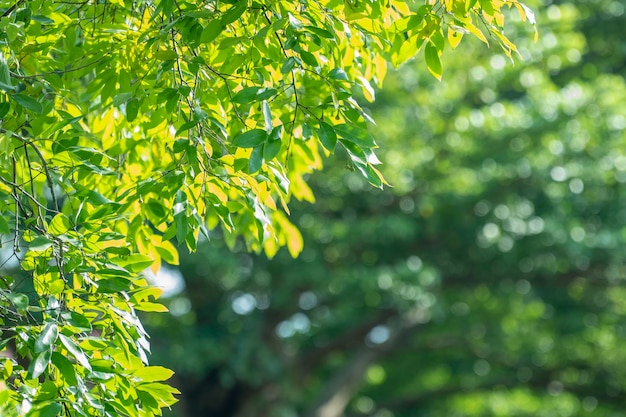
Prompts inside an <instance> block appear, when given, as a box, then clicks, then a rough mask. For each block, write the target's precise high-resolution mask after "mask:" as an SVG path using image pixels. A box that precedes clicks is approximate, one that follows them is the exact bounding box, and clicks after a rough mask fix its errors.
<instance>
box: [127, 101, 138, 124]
mask: <svg viewBox="0 0 626 417" xmlns="http://www.w3.org/2000/svg"><path fill="white" fill-rule="evenodd" d="M137 113H139V100H137V99H136V98H134V99H132V100H130V101H129V102H128V103H126V120H128V121H129V122H132V121H133V120H135V119H136V118H137Z"/></svg>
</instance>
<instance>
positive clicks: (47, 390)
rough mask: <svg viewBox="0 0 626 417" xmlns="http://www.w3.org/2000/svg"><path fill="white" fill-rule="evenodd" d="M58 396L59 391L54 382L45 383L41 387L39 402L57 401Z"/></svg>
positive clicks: (38, 396)
mask: <svg viewBox="0 0 626 417" xmlns="http://www.w3.org/2000/svg"><path fill="white" fill-rule="evenodd" d="M57 395H58V389H57V386H56V384H55V383H54V382H52V381H45V382H44V383H43V384H41V385H40V386H39V392H38V393H37V401H47V400H52V399H55V398H56V397H57Z"/></svg>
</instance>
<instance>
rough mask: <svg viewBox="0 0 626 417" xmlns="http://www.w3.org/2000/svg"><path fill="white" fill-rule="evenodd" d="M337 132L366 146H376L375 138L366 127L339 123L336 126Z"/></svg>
mask: <svg viewBox="0 0 626 417" xmlns="http://www.w3.org/2000/svg"><path fill="white" fill-rule="evenodd" d="M334 129H335V132H336V133H337V135H339V136H340V137H342V138H344V139H346V140H349V141H350V142H353V143H355V144H357V145H359V146H362V147H364V148H371V147H374V146H376V142H374V138H373V137H372V135H370V134H369V132H368V131H367V130H366V129H363V128H360V127H358V126H355V125H352V124H343V123H342V124H338V125H335V126H334Z"/></svg>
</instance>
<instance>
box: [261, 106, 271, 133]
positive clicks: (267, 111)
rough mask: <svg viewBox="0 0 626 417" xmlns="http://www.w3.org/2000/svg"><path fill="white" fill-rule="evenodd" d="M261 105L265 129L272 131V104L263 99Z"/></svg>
mask: <svg viewBox="0 0 626 417" xmlns="http://www.w3.org/2000/svg"><path fill="white" fill-rule="evenodd" d="M261 107H262V108H263V121H264V122H265V131H266V132H267V133H270V132H271V131H272V127H273V124H272V109H271V108H270V105H269V104H268V103H267V100H263V103H261Z"/></svg>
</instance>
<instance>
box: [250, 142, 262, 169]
mask: <svg viewBox="0 0 626 417" xmlns="http://www.w3.org/2000/svg"><path fill="white" fill-rule="evenodd" d="M261 166H263V145H260V146H257V147H256V148H254V149H252V153H251V154H250V159H249V160H248V173H249V174H253V173H255V172H257V171H258V170H260V169H261Z"/></svg>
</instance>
